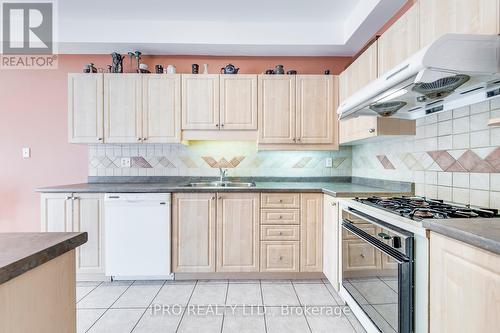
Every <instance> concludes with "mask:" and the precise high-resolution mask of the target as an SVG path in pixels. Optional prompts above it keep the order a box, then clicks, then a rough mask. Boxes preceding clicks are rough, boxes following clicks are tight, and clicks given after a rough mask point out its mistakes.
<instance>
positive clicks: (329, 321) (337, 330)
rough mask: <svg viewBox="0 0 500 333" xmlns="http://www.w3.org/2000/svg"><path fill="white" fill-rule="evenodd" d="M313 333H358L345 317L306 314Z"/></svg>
mask: <svg viewBox="0 0 500 333" xmlns="http://www.w3.org/2000/svg"><path fill="white" fill-rule="evenodd" d="M306 318H307V322H308V323H309V326H310V327H311V331H312V333H356V331H355V330H354V328H353V327H352V326H351V324H350V323H349V320H348V319H347V317H345V316H344V315H340V316H338V315H336V314H333V315H312V314H306Z"/></svg>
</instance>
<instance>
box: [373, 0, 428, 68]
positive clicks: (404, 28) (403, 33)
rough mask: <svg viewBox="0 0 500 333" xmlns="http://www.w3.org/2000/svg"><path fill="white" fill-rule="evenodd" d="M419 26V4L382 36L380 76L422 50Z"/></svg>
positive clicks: (380, 39) (379, 60) (379, 58)
mask: <svg viewBox="0 0 500 333" xmlns="http://www.w3.org/2000/svg"><path fill="white" fill-rule="evenodd" d="M418 25H419V16H418V4H414V5H413V6H412V7H411V8H410V9H409V10H408V11H407V12H406V13H405V14H404V15H403V16H401V17H400V18H399V19H398V20H397V21H396V22H395V23H394V24H393V25H392V26H391V27H390V28H389V29H387V31H385V32H384V33H383V34H382V36H380V38H379V39H378V40H377V42H378V57H377V59H378V76H382V75H383V74H384V73H386V72H387V71H389V70H391V69H393V68H394V67H395V66H397V65H399V64H400V63H401V62H402V61H404V60H406V59H407V58H408V57H410V56H412V55H413V54H414V53H416V52H417V51H418V50H419V49H420V47H419V46H420V36H419V28H418ZM395 70H396V71H397V70H400V68H396V69H395Z"/></svg>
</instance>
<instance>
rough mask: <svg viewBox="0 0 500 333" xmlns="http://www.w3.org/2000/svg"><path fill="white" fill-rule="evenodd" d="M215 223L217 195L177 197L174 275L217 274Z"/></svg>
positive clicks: (174, 218) (175, 205)
mask: <svg viewBox="0 0 500 333" xmlns="http://www.w3.org/2000/svg"><path fill="white" fill-rule="evenodd" d="M215 223H216V194H215V193H176V194H174V195H173V206H172V270H173V272H175V273H181V272H185V273H201V272H215Z"/></svg>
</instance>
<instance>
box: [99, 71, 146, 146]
mask: <svg viewBox="0 0 500 333" xmlns="http://www.w3.org/2000/svg"><path fill="white" fill-rule="evenodd" d="M141 88H142V78H141V75H140V74H104V140H105V142H107V143H133V142H141V140H142V98H141V97H142V96H141V95H142V89H141Z"/></svg>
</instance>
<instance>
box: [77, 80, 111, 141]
mask: <svg viewBox="0 0 500 333" xmlns="http://www.w3.org/2000/svg"><path fill="white" fill-rule="evenodd" d="M102 91H103V74H81V73H79V74H69V75H68V141H69V142H70V143H98V142H102V141H103V137H104V133H103V131H104V128H103V94H102Z"/></svg>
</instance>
